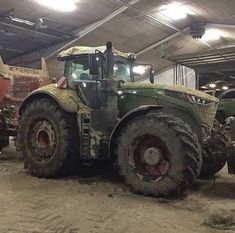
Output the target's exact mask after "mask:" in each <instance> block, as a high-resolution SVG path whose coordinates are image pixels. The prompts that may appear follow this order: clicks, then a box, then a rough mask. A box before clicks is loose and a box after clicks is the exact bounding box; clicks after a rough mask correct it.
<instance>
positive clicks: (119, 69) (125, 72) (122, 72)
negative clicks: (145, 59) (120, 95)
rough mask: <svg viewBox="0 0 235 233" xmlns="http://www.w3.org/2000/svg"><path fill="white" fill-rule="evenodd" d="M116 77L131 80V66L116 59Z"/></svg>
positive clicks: (114, 70) (126, 80) (114, 69)
mask: <svg viewBox="0 0 235 233" xmlns="http://www.w3.org/2000/svg"><path fill="white" fill-rule="evenodd" d="M113 73H114V77H115V78H116V79H118V80H123V81H125V82H131V75H130V66H129V64H126V63H124V62H122V61H116V62H115V63H114V68H113Z"/></svg>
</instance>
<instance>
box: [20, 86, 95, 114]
mask: <svg viewBox="0 0 235 233" xmlns="http://www.w3.org/2000/svg"><path fill="white" fill-rule="evenodd" d="M38 98H48V99H51V100H53V101H55V102H56V103H57V104H58V105H59V106H60V107H61V109H63V110H64V111H65V112H68V113H78V112H79V114H90V112H91V109H90V108H89V107H88V106H86V105H85V104H84V103H83V102H82V100H81V99H80V98H79V97H78V95H77V93H76V91H74V90H69V89H59V88H57V86H56V84H50V85H47V86H44V87H41V88H39V89H37V90H35V91H33V92H32V93H30V94H29V95H28V96H27V97H26V98H25V100H24V101H23V103H22V104H21V106H20V110H19V113H20V115H21V114H22V112H23V111H24V109H25V108H26V106H27V105H28V104H29V103H30V102H31V101H33V100H35V99H38Z"/></svg>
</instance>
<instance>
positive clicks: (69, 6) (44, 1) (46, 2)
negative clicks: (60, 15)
mask: <svg viewBox="0 0 235 233" xmlns="http://www.w3.org/2000/svg"><path fill="white" fill-rule="evenodd" d="M37 2H38V3H39V4H41V5H43V6H45V7H48V8H50V9H53V10H57V11H64V12H71V11H74V10H75V9H76V3H75V0H37Z"/></svg>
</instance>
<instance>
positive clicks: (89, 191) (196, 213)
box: [0, 148, 235, 233]
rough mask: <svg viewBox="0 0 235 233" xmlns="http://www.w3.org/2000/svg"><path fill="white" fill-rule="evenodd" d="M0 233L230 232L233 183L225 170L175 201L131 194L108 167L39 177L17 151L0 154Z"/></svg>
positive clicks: (233, 228) (234, 225)
mask: <svg viewBox="0 0 235 233" xmlns="http://www.w3.org/2000/svg"><path fill="white" fill-rule="evenodd" d="M0 156H1V157H0V190H1V191H0V203H1V210H0V233H2V232H3V233H5V232H14V233H15V232H23V233H27V232H30V233H31V232H35V233H37V232H38V233H39V232H40V233H41V232H51V233H52V232H53V233H54V232H58V233H59V232H61V233H62V232H63V233H76V232H79V233H80V232H81V233H88V232H89V233H152V232H153V233H221V232H222V233H223V232H224V233H230V232H235V182H234V178H233V176H230V175H227V174H226V169H224V171H222V173H221V174H220V175H219V176H218V177H217V179H216V181H215V184H214V182H213V180H206V181H198V182H197V183H196V184H195V185H194V186H193V188H192V189H191V190H189V191H188V192H187V193H186V194H185V195H184V196H182V197H181V198H179V199H177V200H166V199H156V198H152V197H144V196H141V195H136V194H133V193H132V192H131V191H130V190H129V188H128V187H127V186H126V185H124V184H123V182H122V179H121V178H120V177H119V176H118V175H117V174H115V172H114V171H113V170H112V169H110V168H104V167H100V168H99V169H96V170H94V168H87V169H86V171H83V172H81V173H80V174H79V175H77V176H73V177H66V178H60V179H39V178H35V177H32V176H30V174H28V172H27V171H25V170H24V168H23V164H22V162H20V161H19V160H18V154H17V152H16V151H15V150H14V149H13V148H7V149H5V150H4V151H3V153H2V154H1V155H0Z"/></svg>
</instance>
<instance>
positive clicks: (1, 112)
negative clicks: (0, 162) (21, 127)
mask: <svg viewBox="0 0 235 233" xmlns="http://www.w3.org/2000/svg"><path fill="white" fill-rule="evenodd" d="M48 83H49V74H48V70H47V67H46V63H45V60H44V59H43V58H42V69H41V70H38V69H29V68H24V67H17V66H10V65H6V64H4V63H3V61H2V59H1V57H0V151H1V150H2V148H3V147H5V146H7V145H8V143H9V136H16V129H17V126H18V109H19V106H20V104H21V102H22V101H23V99H24V98H25V97H26V96H27V95H28V94H29V93H30V92H32V91H33V90H35V89H37V88H39V87H41V86H43V85H46V84H48Z"/></svg>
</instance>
